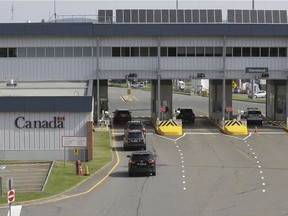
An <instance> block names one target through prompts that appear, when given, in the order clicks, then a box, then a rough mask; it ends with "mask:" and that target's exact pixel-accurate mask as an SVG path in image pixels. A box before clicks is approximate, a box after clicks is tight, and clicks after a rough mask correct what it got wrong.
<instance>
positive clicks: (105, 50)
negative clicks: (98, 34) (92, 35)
mask: <svg viewBox="0 0 288 216" xmlns="http://www.w3.org/2000/svg"><path fill="white" fill-rule="evenodd" d="M102 56H103V57H111V56H112V47H102Z"/></svg>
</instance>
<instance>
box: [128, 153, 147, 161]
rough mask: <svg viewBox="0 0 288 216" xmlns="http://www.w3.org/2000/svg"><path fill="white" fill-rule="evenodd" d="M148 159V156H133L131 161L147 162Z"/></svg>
mask: <svg viewBox="0 0 288 216" xmlns="http://www.w3.org/2000/svg"><path fill="white" fill-rule="evenodd" d="M149 158H150V154H141V155H133V156H132V159H133V160H147V159H149Z"/></svg>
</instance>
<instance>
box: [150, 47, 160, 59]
mask: <svg viewBox="0 0 288 216" xmlns="http://www.w3.org/2000/svg"><path fill="white" fill-rule="evenodd" d="M149 51H150V52H149V53H150V54H149V56H152V57H155V56H158V52H157V47H149Z"/></svg>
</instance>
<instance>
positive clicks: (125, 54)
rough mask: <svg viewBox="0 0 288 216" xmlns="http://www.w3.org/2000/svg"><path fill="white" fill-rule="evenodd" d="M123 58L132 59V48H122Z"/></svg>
mask: <svg viewBox="0 0 288 216" xmlns="http://www.w3.org/2000/svg"><path fill="white" fill-rule="evenodd" d="M121 56H122V57H130V47H121Z"/></svg>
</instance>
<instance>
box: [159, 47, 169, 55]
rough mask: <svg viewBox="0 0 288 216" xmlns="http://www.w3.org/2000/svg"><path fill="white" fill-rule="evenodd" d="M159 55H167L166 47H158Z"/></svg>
mask: <svg viewBox="0 0 288 216" xmlns="http://www.w3.org/2000/svg"><path fill="white" fill-rule="evenodd" d="M160 52H161V53H160V55H161V56H163V57H166V56H168V48H167V47H161V48H160Z"/></svg>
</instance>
